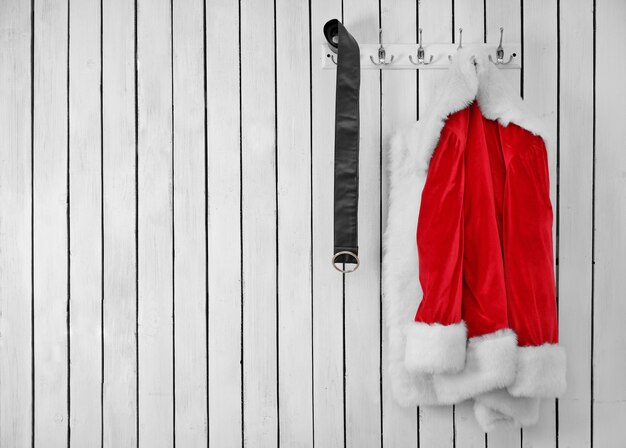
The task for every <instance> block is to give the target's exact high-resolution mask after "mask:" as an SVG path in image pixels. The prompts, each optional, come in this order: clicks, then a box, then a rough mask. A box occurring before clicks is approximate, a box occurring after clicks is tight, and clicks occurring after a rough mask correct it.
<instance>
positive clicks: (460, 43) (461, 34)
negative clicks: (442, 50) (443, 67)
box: [448, 28, 463, 62]
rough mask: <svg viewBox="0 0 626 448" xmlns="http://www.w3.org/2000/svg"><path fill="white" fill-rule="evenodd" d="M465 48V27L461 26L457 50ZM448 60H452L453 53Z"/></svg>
mask: <svg viewBox="0 0 626 448" xmlns="http://www.w3.org/2000/svg"><path fill="white" fill-rule="evenodd" d="M461 48H463V28H459V46H458V47H456V51H459V50H460V49H461ZM448 61H450V62H452V55H450V54H449V55H448Z"/></svg>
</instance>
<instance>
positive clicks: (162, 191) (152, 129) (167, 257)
mask: <svg viewBox="0 0 626 448" xmlns="http://www.w3.org/2000/svg"><path fill="white" fill-rule="evenodd" d="M170 6H171V5H170V2H168V1H166V0H159V1H158V2H147V1H140V2H139V3H138V7H137V8H138V9H137V70H138V73H137V77H138V79H137V99H138V105H137V107H138V130H139V131H138V135H137V141H138V164H139V165H138V179H137V184H138V191H137V194H138V217H137V219H138V229H137V237H138V244H139V247H138V257H139V258H138V261H137V263H138V265H137V268H138V285H137V287H138V292H139V299H138V300H139V302H138V305H139V309H138V332H139V333H138V337H139V353H138V356H139V361H138V364H139V372H138V373H139V378H138V382H139V384H138V387H139V396H138V400H139V402H138V413H139V435H138V437H139V445H140V446H145V447H170V446H173V444H174V431H173V429H174V428H173V426H174V415H173V413H174V377H173V374H174V372H173V370H174V366H173V339H174V338H173V331H172V324H173V318H174V317H175V316H174V315H173V299H174V297H173V294H174V285H173V225H172V224H173V223H172V220H173V210H172V206H173V192H172V189H173V184H172V183H173V179H172V174H173V173H172V163H173V154H172V151H173V145H172V70H171V69H172V65H171V55H172V53H171V51H172V47H171V9H170Z"/></svg>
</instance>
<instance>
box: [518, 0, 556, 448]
mask: <svg viewBox="0 0 626 448" xmlns="http://www.w3.org/2000/svg"><path fill="white" fill-rule="evenodd" d="M556 8H557V3H556V0H550V1H543V0H530V1H525V2H524V55H523V56H524V61H523V65H524V81H523V82H524V100H525V102H526V103H527V104H528V106H529V109H530V110H531V111H533V113H535V114H537V115H538V116H539V117H540V118H541V121H542V122H543V124H544V127H545V129H546V133H547V136H546V142H545V144H546V148H547V151H548V164H549V167H550V200H551V201H552V207H553V209H554V216H555V217H556V216H557V213H558V211H559V210H558V209H557V200H556V185H557V166H556V162H557V159H556V153H557V150H556V143H557V107H558V96H557V32H556V31H557V27H556V24H557V14H556ZM553 240H554V245H555V250H554V255H555V257H557V256H558V254H557V252H556V243H557V239H556V218H555V221H554V227H553ZM555 444H556V406H555V400H543V401H542V403H541V407H540V416H539V422H538V423H537V424H536V425H534V426H531V427H529V428H527V429H524V430H523V446H525V447H550V446H555Z"/></svg>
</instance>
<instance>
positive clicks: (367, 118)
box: [343, 0, 390, 447]
mask: <svg viewBox="0 0 626 448" xmlns="http://www.w3.org/2000/svg"><path fill="white" fill-rule="evenodd" d="M343 10H344V22H345V24H346V27H347V28H348V30H349V31H350V33H351V34H352V35H353V36H354V38H355V39H356V40H357V42H376V41H377V39H378V1H374V0H368V1H359V0H357V1H348V0H344V2H343ZM384 40H385V34H384V31H383V41H384ZM389 57H390V56H389ZM359 114H360V118H359V119H360V144H359V146H360V148H359V258H360V260H361V265H360V267H359V269H358V270H357V271H356V272H354V273H351V274H350V275H346V277H345V316H344V325H345V354H344V356H345V367H346V371H345V377H346V380H345V388H346V390H345V392H346V403H345V406H346V428H345V431H346V446H349V447H352V446H353V447H363V446H376V445H379V444H380V440H381V430H382V428H381V424H380V412H381V408H380V343H381V340H380V331H379V327H380V319H381V316H380V308H381V298H380V156H381V147H380V141H381V140H380V72H379V71H361V89H360V95H359Z"/></svg>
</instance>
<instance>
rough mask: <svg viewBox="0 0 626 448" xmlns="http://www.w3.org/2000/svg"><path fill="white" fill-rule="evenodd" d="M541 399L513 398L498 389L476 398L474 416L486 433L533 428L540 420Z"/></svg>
mask: <svg viewBox="0 0 626 448" xmlns="http://www.w3.org/2000/svg"><path fill="white" fill-rule="evenodd" d="M539 401H540V399H539V398H523V397H513V396H512V395H511V394H510V393H509V392H508V391H507V390H506V389H498V390H494V391H491V392H487V393H485V394H482V395H479V396H477V397H476V398H475V403H474V415H475V416H476V420H477V421H478V423H479V424H480V425H481V427H482V428H483V430H484V431H485V432H490V431H494V430H496V429H500V428H507V427H508V428H510V427H513V428H520V427H523V426H532V425H534V424H535V423H537V420H539Z"/></svg>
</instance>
